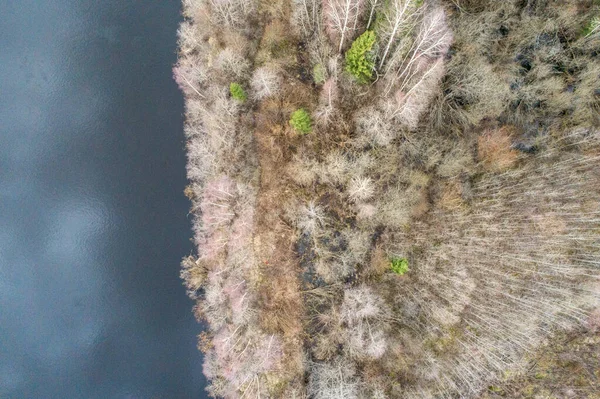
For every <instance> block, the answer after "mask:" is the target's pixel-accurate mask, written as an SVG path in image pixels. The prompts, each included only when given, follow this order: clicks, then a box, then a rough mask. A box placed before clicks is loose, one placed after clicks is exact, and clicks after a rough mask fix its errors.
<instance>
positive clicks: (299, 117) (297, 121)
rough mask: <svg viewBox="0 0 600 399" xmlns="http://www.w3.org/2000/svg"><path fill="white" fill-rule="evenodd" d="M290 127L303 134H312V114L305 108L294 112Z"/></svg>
mask: <svg viewBox="0 0 600 399" xmlns="http://www.w3.org/2000/svg"><path fill="white" fill-rule="evenodd" d="M290 125H292V127H293V128H294V129H295V130H296V131H298V132H300V133H302V134H308V133H310V132H311V130H312V119H311V117H310V114H309V113H308V112H306V110H305V109H304V108H300V109H298V110H296V111H294V112H293V113H292V116H291V118H290Z"/></svg>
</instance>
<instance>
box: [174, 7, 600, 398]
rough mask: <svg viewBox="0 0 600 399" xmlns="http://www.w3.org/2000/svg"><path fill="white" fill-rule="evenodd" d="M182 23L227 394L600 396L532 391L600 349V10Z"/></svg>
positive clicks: (190, 261)
mask: <svg viewBox="0 0 600 399" xmlns="http://www.w3.org/2000/svg"><path fill="white" fill-rule="evenodd" d="M184 15H185V21H184V22H183V23H182V25H181V28H180V31H179V43H180V54H179V62H178V64H177V65H176V66H175V68H174V76H175V79H176V81H177V82H178V84H179V85H180V87H181V89H182V91H183V93H184V95H185V96H186V128H185V131H186V135H187V140H188V141H187V151H188V177H189V179H190V185H189V187H188V189H187V190H186V194H187V195H188V196H189V197H190V199H191V201H192V209H191V213H192V215H193V216H194V231H195V236H194V240H195V243H196V244H197V254H196V255H194V256H190V257H187V258H185V259H184V261H183V270H182V277H183V279H184V281H185V284H186V286H187V289H188V293H189V295H190V296H191V297H192V298H194V299H196V300H197V305H196V307H195V312H196V314H197V316H198V318H199V319H203V320H204V321H206V325H207V331H206V332H204V333H203V334H201V336H200V348H201V349H202V350H203V352H204V353H205V369H204V373H205V374H206V376H207V377H208V378H209V379H210V381H211V385H210V387H209V392H210V393H211V394H212V395H213V396H215V397H224V398H245V397H257V398H261V397H262V398H276V397H277V398H279V397H280V398H304V397H310V398H315V399H329V398H336V399H338V398H339V399H342V398H350V399H351V398H457V397H461V398H463V397H464V398H469V397H478V396H480V395H487V396H486V397H490V396H489V395H501V394H506V393H507V392H509V393H511V394H514V395H515V396H514V397H517V396H516V395H517V394H518V395H523V396H522V397H528V396H527V395H526V392H532V393H531V395H533V394H534V393H535V394H538V393H539V394H540V395H546V396H548V395H558V397H568V396H569V395H571V392H575V395H578V396H574V397H581V398H584V397H589V398H593V397H595V396H594V395H596V394H597V392H598V391H597V389H595V388H594V386H595V387H596V388H597V377H594V374H593V373H592V376H591V377H590V376H589V375H586V376H585V377H582V378H580V379H578V380H577V381H578V382H577V384H579V385H578V386H577V387H573V386H567V385H564V384H571V383H572V381H573V379H571V378H570V377H569V376H567V375H565V376H561V375H559V373H560V367H554V366H553V365H554V363H552V362H550V361H549V362H550V363H549V366H548V367H547V368H544V369H543V370H546V369H551V370H552V375H551V376H550V377H548V378H551V379H552V381H554V382H547V383H546V382H544V381H546V380H544V378H546V377H545V374H544V375H542V374H543V373H546V371H540V373H541V374H540V375H541V377H540V378H537V377H535V378H536V379H537V380H538V381H537V385H532V384H531V381H530V380H528V378H529V377H531V370H532V368H531V367H532V366H530V364H531V362H535V361H537V360H539V359H540V355H539V354H540V353H541V351H544V350H550V351H555V352H556V353H559V352H560V353H564V352H568V351H569V350H575V349H569V348H571V347H570V346H569V344H565V345H559V344H557V342H563V341H560V340H559V339H558V338H556V337H559V338H560V337H564V336H569V337H572V338H571V339H573V340H576V342H579V341H577V340H582V339H583V338H581V337H583V336H586V337H591V338H590V340H588V341H586V342H585V345H588V349H589V350H590V351H592V352H593V350H594V349H598V351H599V352H600V340H598V339H597V338H598V333H599V328H600V327H599V325H600V324H599V323H600V322H599V321H598V315H599V313H598V312H599V311H600V310H599V309H600V162H599V161H600V129H599V127H600V112H599V111H600V61H599V59H598V57H599V54H600V31H599V30H598V18H599V17H600V4H598V3H597V1H595V0H570V1H558V0H537V1H522V0H507V1H493V0H461V1H458V0H448V1H442V0H425V1H423V0H323V1H322V0H273V1H258V0H254V1H252V0H250V1H246V0H184ZM582 334H585V335H582ZM560 339H563V338H560ZM582 345H583V344H582ZM544 348H547V349H544ZM565 348H566V349H565ZM557 356H558V355H557ZM552 359H553V358H552ZM577 359H578V360H577V361H578V362H580V365H581V366H580V369H581V370H584V369H586V367H587V369H589V368H590V367H591V368H593V367H597V364H598V359H597V358H594V357H593V356H588V355H585V356H583V355H582V356H578V357H577ZM540 367H541V366H540ZM565 370H567V368H565ZM548 381H550V380H548ZM556 381H565V382H564V384H563V383H562V382H561V383H556ZM567 381H571V382H567ZM524 384H529V385H527V387H525V385H524ZM560 384H563V385H560ZM594 384H596V385H594ZM550 386H551V387H552V391H548V390H547V389H548V387H550ZM544 392H545V393H544ZM548 392H549V393H548ZM561 395H562V396H561ZM571 396H572V395H571ZM518 397H521V396H518ZM532 397H533V396H532Z"/></svg>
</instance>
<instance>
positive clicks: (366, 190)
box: [348, 176, 375, 202]
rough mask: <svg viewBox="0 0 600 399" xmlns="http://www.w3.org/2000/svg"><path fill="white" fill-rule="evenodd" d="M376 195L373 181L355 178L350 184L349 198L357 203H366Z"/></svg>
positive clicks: (360, 177) (366, 178)
mask: <svg viewBox="0 0 600 399" xmlns="http://www.w3.org/2000/svg"><path fill="white" fill-rule="evenodd" d="M374 193H375V187H374V186H373V181H372V180H371V179H370V178H368V177H362V176H354V177H352V178H351V179H350V182H349V183H348V196H349V197H350V199H351V200H353V201H355V202H360V201H366V200H368V199H370V198H371V197H372V196H373V194H374Z"/></svg>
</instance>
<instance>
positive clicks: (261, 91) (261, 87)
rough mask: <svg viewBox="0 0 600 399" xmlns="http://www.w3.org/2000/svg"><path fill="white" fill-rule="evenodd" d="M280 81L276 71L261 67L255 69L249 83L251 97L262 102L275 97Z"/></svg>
mask: <svg viewBox="0 0 600 399" xmlns="http://www.w3.org/2000/svg"><path fill="white" fill-rule="evenodd" d="M280 80H281V79H280V78H279V76H278V74H277V71H275V70H274V69H273V68H270V67H267V66H263V67H260V68H258V69H256V70H255V71H254V74H253V75H252V80H251V81H250V86H251V87H252V96H253V97H254V98H256V99H257V100H262V99H265V98H268V97H271V96H274V95H276V94H277V93H278V92H279V87H280V84H281V82H280Z"/></svg>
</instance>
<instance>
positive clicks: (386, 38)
mask: <svg viewBox="0 0 600 399" xmlns="http://www.w3.org/2000/svg"><path fill="white" fill-rule="evenodd" d="M416 11H417V6H416V2H415V1H414V0H390V2H389V4H388V5H387V6H386V7H385V11H384V12H383V13H382V16H383V18H382V20H381V21H382V24H381V28H380V29H379V30H378V35H379V37H380V39H381V40H382V43H383V53H382V54H381V56H380V59H379V68H380V69H381V68H382V67H383V65H384V64H385V62H386V60H387V57H388V54H389V52H390V50H392V49H393V48H394V45H395V43H396V41H397V40H399V38H400V37H401V35H402V34H404V33H405V32H406V31H407V30H409V29H410V27H411V24H412V23H414V16H415V12H416Z"/></svg>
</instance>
